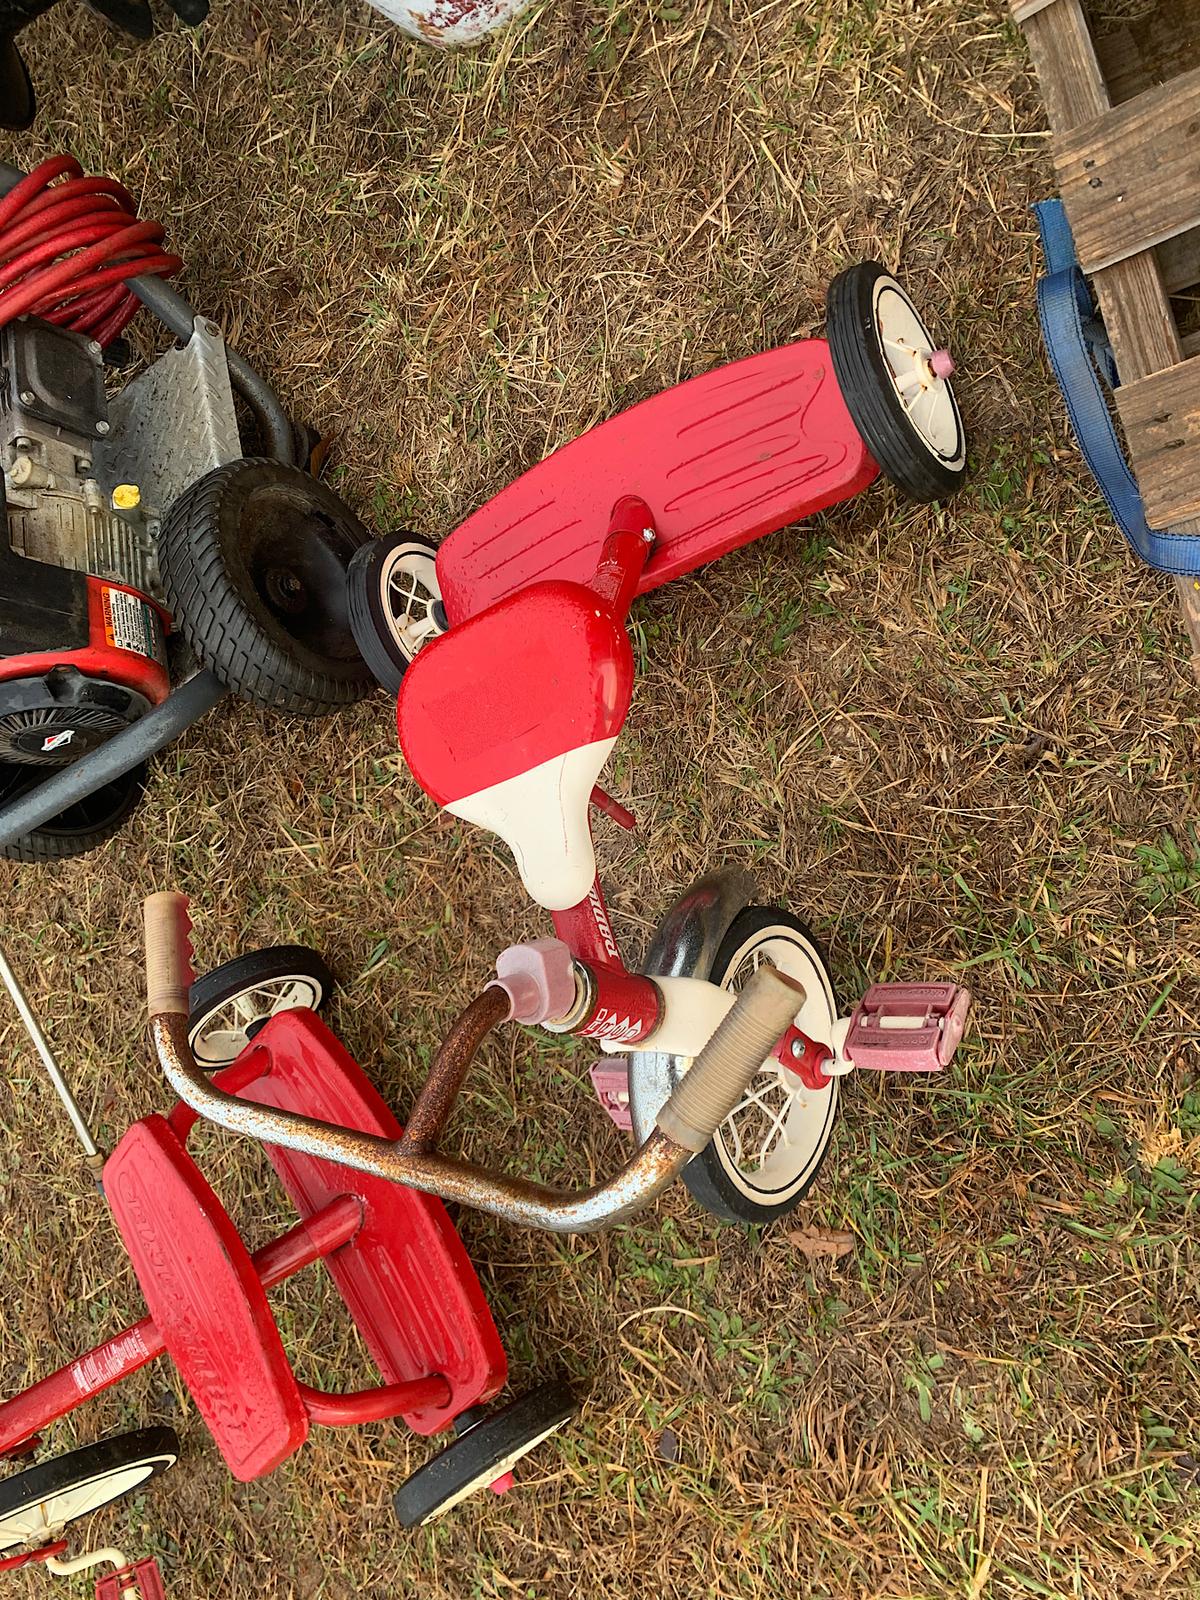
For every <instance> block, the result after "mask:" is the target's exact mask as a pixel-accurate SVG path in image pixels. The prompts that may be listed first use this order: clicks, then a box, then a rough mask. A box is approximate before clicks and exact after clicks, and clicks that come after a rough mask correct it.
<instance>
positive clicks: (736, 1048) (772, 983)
mask: <svg viewBox="0 0 1200 1600" xmlns="http://www.w3.org/2000/svg"><path fill="white" fill-rule="evenodd" d="M803 1003H804V987H803V985H802V984H799V983H797V982H796V980H795V979H794V978H789V977H788V976H787V974H786V973H783V972H779V971H778V970H777V969H776V968H774V967H760V968H759V969H758V971H757V972H756V973H755V974H754V976H753V977H752V978H751V979H750V982H749V983H748V984H747V985H746V987H745V988H744V989H743V990H742V992H741V994H740V995H738V997H737V1000H736V1002H735V1004H734V1006H733V1009H732V1011H730V1012H729V1013H728V1014H727V1016H726V1017H725V1019H724V1021H723V1022H722V1023H721V1024H720V1026H719V1027H718V1028H717V1031H716V1032H715V1033H714V1034H713V1036H712V1038H711V1039H710V1040H709V1041H708V1043H707V1044H706V1045H705V1046H704V1049H703V1050H701V1052H700V1054H699V1055H698V1056H697V1057H696V1060H695V1062H694V1063H693V1064H692V1067H691V1069H690V1070H689V1071H688V1072H687V1073H686V1074H685V1075H684V1077H682V1078H681V1079H680V1081H679V1082H678V1083H677V1084H676V1085H675V1088H674V1090H673V1092H672V1094H671V1098H670V1099H669V1100H668V1101H667V1103H666V1105H665V1106H664V1107H663V1108H662V1110H661V1111H660V1112H659V1113H658V1126H659V1127H660V1128H661V1129H662V1131H663V1133H665V1134H666V1136H667V1138H668V1139H673V1140H674V1141H675V1143H676V1144H680V1145H682V1146H683V1147H684V1149H685V1150H697V1151H699V1150H703V1149H704V1147H705V1145H706V1144H707V1143H708V1142H709V1140H710V1139H711V1138H712V1136H713V1134H714V1133H716V1131H717V1129H718V1128H719V1127H720V1126H721V1124H722V1123H723V1122H724V1121H725V1118H726V1117H727V1116H728V1115H729V1113H730V1112H731V1111H732V1110H733V1108H734V1106H736V1105H737V1103H738V1101H739V1100H740V1099H741V1098H742V1096H743V1095H744V1094H745V1092H746V1087H747V1085H748V1084H749V1082H750V1080H751V1078H753V1077H754V1075H755V1073H756V1072H757V1071H758V1070H759V1068H760V1067H761V1066H762V1064H763V1062H764V1061H765V1060H766V1059H767V1057H768V1056H769V1055H770V1054H771V1051H772V1050H773V1049H774V1048H775V1046H776V1044H777V1043H778V1042H779V1040H780V1039H781V1038H782V1037H783V1035H784V1034H785V1033H786V1032H787V1030H788V1028H789V1027H790V1026H791V1024H792V1019H793V1018H794V1017H795V1015H796V1013H797V1011H799V1009H800V1007H801V1006H802V1005H803Z"/></svg>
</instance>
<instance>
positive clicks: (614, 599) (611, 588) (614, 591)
mask: <svg viewBox="0 0 1200 1600" xmlns="http://www.w3.org/2000/svg"><path fill="white" fill-rule="evenodd" d="M656 538H657V533H656V530H655V526H654V516H653V513H652V512H651V510H650V507H649V506H648V505H647V504H646V502H645V501H644V500H643V499H641V498H640V497H639V496H638V495H635V494H626V495H622V496H621V498H620V499H619V500H618V501H617V503H616V505H615V506H613V508H612V511H611V512H610V513H609V518H608V533H607V534H606V535H605V539H604V544H603V545H602V547H601V550H600V559H599V560H598V561H597V562H596V570H595V572H594V573H593V574H592V576H591V577H590V578H589V579H588V588H589V589H590V590H591V591H592V593H593V594H594V595H596V596H597V598H598V599H599V600H600V602H601V604H603V605H605V606H607V607H608V609H609V610H610V611H611V612H612V614H613V616H614V617H616V618H617V620H618V621H619V622H624V620H625V618H626V617H627V616H628V615H629V608H630V606H631V605H632V604H633V601H634V597H635V595H636V594H637V589H638V583H639V581H640V580H641V576H642V572H643V570H644V569H645V566H646V562H647V560H648V559H649V556H650V550H651V547H652V546H653V544H654V541H655V539H656Z"/></svg>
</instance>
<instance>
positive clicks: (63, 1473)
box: [0, 1428, 179, 1558]
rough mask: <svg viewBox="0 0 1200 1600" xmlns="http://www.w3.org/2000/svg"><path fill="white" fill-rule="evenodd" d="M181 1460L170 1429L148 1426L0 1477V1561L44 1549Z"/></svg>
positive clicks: (174, 1437)
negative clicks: (75, 1526) (71, 1527)
mask: <svg viewBox="0 0 1200 1600" xmlns="http://www.w3.org/2000/svg"><path fill="white" fill-rule="evenodd" d="M178 1456H179V1440H178V1439H177V1438H176V1436H175V1435H174V1434H173V1433H172V1432H171V1430H170V1429H169V1428H146V1429H142V1430H140V1431H139V1432H136V1433H131V1434H121V1435H117V1436H116V1437H115V1438H112V1439H106V1440H101V1441H100V1442H99V1443H98V1444H95V1445H86V1446H84V1448H83V1449H81V1450H76V1451H73V1452H71V1453H70V1454H69V1455H65V1456H57V1457H54V1458H52V1459H51V1460H49V1461H46V1462H43V1463H41V1464H39V1465H38V1466H34V1467H30V1468H28V1469H27V1470H26V1471H24V1472H19V1473H17V1474H16V1475H15V1476H14V1477H9V1478H0V1558H4V1557H11V1556H13V1555H14V1554H24V1553H26V1552H30V1551H36V1550H41V1549H44V1548H45V1546H46V1545H48V1544H52V1543H53V1542H54V1541H55V1540H57V1539H58V1538H60V1537H61V1535H62V1533H63V1531H64V1530H65V1529H66V1528H67V1527H68V1526H69V1525H70V1524H71V1523H72V1522H77V1521H78V1520H79V1518H80V1517H86V1516H90V1514H91V1513H92V1512H93V1511H99V1510H100V1508H101V1507H102V1506H107V1505H110V1504H111V1503H112V1502H113V1501H114V1500H120V1499H121V1498H122V1497H123V1496H125V1495H128V1494H132V1493H133V1492H134V1491H135V1490H137V1489H140V1488H141V1487H142V1485H143V1484H145V1483H147V1482H148V1481H149V1480H150V1479H151V1478H153V1477H155V1476H156V1475H157V1474H158V1473H160V1472H162V1471H164V1470H165V1469H166V1468H167V1467H170V1466H172V1465H173V1464H174V1462H175V1461H176V1460H177V1459H178Z"/></svg>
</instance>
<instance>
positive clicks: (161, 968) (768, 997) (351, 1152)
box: [146, 895, 803, 1233]
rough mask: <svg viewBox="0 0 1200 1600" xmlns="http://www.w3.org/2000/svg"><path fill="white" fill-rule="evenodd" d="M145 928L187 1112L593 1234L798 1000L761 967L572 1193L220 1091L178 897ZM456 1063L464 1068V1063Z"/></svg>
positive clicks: (721, 1115) (161, 1034)
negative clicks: (206, 1048)
mask: <svg viewBox="0 0 1200 1600" xmlns="http://www.w3.org/2000/svg"><path fill="white" fill-rule="evenodd" d="M146 929H147V969H148V977H149V978H150V982H151V1017H150V1034H151V1040H152V1043H153V1047H154V1051H155V1054H156V1056H157V1059H158V1063H159V1066H160V1067H161V1069H162V1072H163V1075H164V1076H165V1077H166V1079H167V1081H168V1082H169V1083H170V1085H171V1087H172V1088H173V1089H174V1090H175V1092H176V1093H177V1094H178V1095H179V1097H180V1099H182V1100H183V1101H184V1102H185V1103H186V1104H187V1105H189V1106H191V1107H192V1109H193V1110H194V1111H196V1112H198V1113H199V1114H200V1115H201V1116H203V1117H207V1118H208V1119H209V1120H210V1121H212V1122H216V1123H218V1124H219V1125H220V1126H221V1127H224V1128H228V1129H230V1130H231V1131H232V1132H234V1133H243V1134H248V1135H249V1136H250V1137H251V1138H255V1139H259V1140H261V1141H262V1142H263V1143H264V1144H273V1145H279V1146H282V1147H283V1148H285V1149H291V1150H300V1151H303V1152H305V1153H306V1154H308V1155H313V1156H318V1157H320V1158H322V1159H324V1160H327V1161H336V1162H340V1163H342V1164H343V1165H345V1166H348V1167H352V1168H354V1169H356V1170H357V1171H360V1172H370V1173H374V1174H375V1175H376V1176H378V1177H381V1178H387V1179H389V1180H390V1181H392V1182H394V1183H404V1184H407V1185H408V1186H409V1187H410V1188H414V1189H420V1190H422V1191H423V1192H424V1193H426V1194H433V1195H437V1196H438V1197H439V1198H440V1199H442V1200H453V1201H457V1202H458V1203H460V1204H463V1205H469V1206H473V1207H475V1208H476V1209H477V1210H480V1211H487V1212H490V1213H491V1214H492V1215H493V1216H497V1217H502V1218H504V1219H505V1220H507V1221H509V1222H515V1223H517V1224H519V1225H521V1226H524V1227H531V1228H543V1229H546V1230H547V1231H549V1232H551V1233H590V1232H594V1231H596V1230H597V1229H600V1228H605V1227H610V1226H611V1225H612V1224H613V1223H616V1222H619V1221H621V1220H622V1219H623V1218H625V1217H628V1216H632V1215H633V1214H634V1212H636V1211H640V1210H641V1209H642V1207H643V1206H645V1205H647V1204H648V1203H649V1202H650V1201H651V1200H652V1199H654V1197H655V1196H656V1195H657V1194H659V1193H660V1192H661V1191H662V1190H663V1189H665V1188H666V1186H667V1185H668V1184H669V1183H670V1182H671V1180H672V1179H673V1178H674V1177H675V1176H676V1175H677V1174H678V1173H679V1172H680V1170H681V1169H682V1168H683V1167H684V1166H686V1165H687V1163H688V1162H689V1161H690V1160H691V1159H692V1156H693V1155H694V1154H695V1152H696V1151H698V1150H702V1149H703V1148H704V1146H705V1145H706V1144H707V1143H708V1141H709V1140H710V1139H711V1138H712V1136H713V1134H714V1133H715V1132H716V1130H717V1128H718V1127H720V1125H721V1123H722V1122H723V1121H724V1119H725V1117H727V1116H728V1114H729V1112H730V1111H731V1110H732V1109H733V1107H734V1106H735V1105H736V1104H737V1102H738V1100H739V1099H740V1098H741V1096H742V1095H743V1094H744V1093H745V1090H746V1087H747V1085H748V1084H749V1082H750V1080H751V1079H752V1078H753V1077H754V1075H755V1073H756V1072H757V1071H758V1070H759V1068H760V1067H761V1065H762V1063H763V1061H764V1060H765V1059H766V1057H767V1056H768V1055H769V1053H770V1051H771V1048H772V1047H773V1045H774V1044H775V1042H776V1041H777V1040H778V1039H779V1038H780V1036H781V1035H782V1034H783V1033H784V1032H785V1030H786V1029H787V1027H788V1025H789V1024H790V1022H791V1021H792V1018H793V1017H794V1015H795V1013H796V1011H797V1010H798V1008H799V1005H800V1000H801V999H802V998H803V991H802V990H800V989H799V985H797V984H796V983H795V982H794V980H792V979H790V978H787V977H785V976H784V975H783V974H782V973H780V972H777V971H776V970H775V969H774V968H773V967H762V968H760V969H759V971H758V972H756V973H755V974H754V976H753V978H751V980H750V982H749V983H748V984H747V985H746V987H745V989H743V990H742V992H741V994H740V995H739V996H738V998H737V1000H736V1001H735V1002H734V1005H733V1008H732V1009H731V1010H730V1012H729V1013H728V1015H727V1016H726V1017H725V1019H724V1021H723V1022H722V1023H721V1025H720V1026H719V1027H718V1028H717V1030H716V1032H715V1033H714V1034H713V1036H712V1038H711V1039H709V1041H708V1043H707V1044H706V1045H705V1046H704V1048H703V1050H701V1052H700V1054H699V1055H698V1056H697V1057H696V1060H695V1063H694V1065H693V1066H692V1068H691V1070H690V1071H689V1072H688V1073H686V1074H685V1076H684V1078H683V1079H682V1081H681V1082H680V1083H679V1084H678V1085H677V1086H676V1088H675V1090H674V1092H673V1093H672V1095H671V1097H670V1099H669V1100H668V1101H667V1103H666V1105H665V1106H664V1107H663V1109H662V1111H661V1112H660V1113H659V1118H658V1126H657V1127H656V1128H655V1129H654V1131H653V1132H652V1133H651V1134H650V1136H649V1138H648V1139H647V1140H646V1141H645V1143H644V1144H643V1145H642V1146H641V1147H640V1148H639V1149H638V1150H636V1151H635V1152H634V1154H633V1155H632V1156H631V1157H630V1158H629V1160H628V1161H626V1162H625V1164H624V1165H623V1166H622V1167H621V1168H620V1169H619V1170H618V1171H617V1172H616V1173H614V1175H613V1176H612V1177H611V1178H609V1179H608V1180H607V1181H606V1182H604V1183H600V1184H595V1185H593V1186H592V1187H591V1188H589V1189H584V1190H581V1191H578V1192H574V1193H573V1192H570V1191H566V1190H561V1189H553V1188H550V1187H548V1186H547V1185H545V1184H540V1183H531V1182H530V1181H528V1180H527V1179H524V1178H513V1177H509V1176H507V1175H506V1174H503V1173H497V1172H491V1171H489V1170H488V1169H487V1168H484V1167H479V1166H476V1165H474V1164H473V1163H471V1162H467V1161H459V1160H454V1159H452V1158H448V1157H446V1156H440V1155H436V1154H434V1153H433V1152H432V1151H430V1150H429V1149H428V1148H427V1147H424V1148H422V1147H420V1144H418V1147H417V1148H413V1147H412V1145H411V1143H410V1144H408V1145H406V1143H405V1141H404V1140H403V1139H400V1140H398V1141H393V1140H390V1139H384V1138H380V1137H379V1136H378V1135H376V1134H368V1133H360V1132H357V1131H356V1130H354V1129H352V1128H341V1127H337V1126H335V1125H334V1124H332V1123H328V1122H321V1121H318V1120H317V1119H316V1118H314V1117H305V1116H301V1115H300V1114H299V1113H297V1112H292V1111H281V1110H276V1109H273V1108H270V1107H267V1106H263V1105H259V1104H257V1103H256V1102H253V1101H249V1100H242V1099H239V1098H238V1096H236V1095H232V1094H227V1093H225V1091H224V1090H222V1089H218V1088H217V1087H216V1085H215V1084H213V1083H212V1082H211V1081H210V1079H209V1078H208V1077H207V1075H206V1074H205V1073H204V1072H202V1071H201V1070H200V1068H199V1067H198V1066H197V1065H196V1062H195V1059H194V1057H193V1055H192V1051H191V1046H190V1044H189V1042H188V1029H187V982H188V980H189V979H190V972H189V970H188V944H187V930H188V921H187V902H186V900H185V899H184V898H183V896H182V895H174V896H172V895H155V896H153V897H152V899H151V900H150V901H148V902H147V906H146ZM181 996H182V1000H181ZM481 1020H484V1019H481ZM483 1031H486V1030H483ZM483 1031H479V1033H478V1037H479V1038H482V1036H483ZM451 1037H454V1030H452V1034H451ZM476 1042H478V1041H476ZM468 1059H469V1058H468ZM462 1065H463V1068H464V1070H465V1062H464V1063H463V1064H462Z"/></svg>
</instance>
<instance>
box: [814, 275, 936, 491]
mask: <svg viewBox="0 0 1200 1600" xmlns="http://www.w3.org/2000/svg"><path fill="white" fill-rule="evenodd" d="M892 277H893V275H892V273H890V272H889V271H888V270H887V268H886V267H885V266H883V265H882V264H881V263H880V262H878V261H860V262H858V263H857V264H856V265H855V266H852V267H847V268H846V270H845V271H844V272H840V273H839V274H838V275H837V277H836V278H835V279H834V280H833V282H832V283H831V284H830V285H829V293H828V295H827V297H826V313H827V318H828V326H827V329H826V337H827V339H828V341H829V353H830V356H831V357H832V360H833V370H834V374H835V376H836V377H837V381H838V388H839V389H840V390H841V392H842V399H843V400H845V402H846V409H847V410H848V411H849V413H850V416H851V418H852V420H853V422H854V426H855V427H856V428H857V429H858V431H859V433H860V434H861V435H862V439H863V443H864V444H865V445H866V447H867V449H868V450H869V451H870V452H871V454H872V455H873V456H874V457H875V460H876V461H877V462H878V463H879V465H880V466H881V467H882V468H883V471H884V472H885V473H886V474H887V476H888V477H889V478H890V479H891V481H892V482H893V483H894V484H895V485H896V487H897V488H899V489H902V490H903V491H904V493H905V494H906V495H908V497H909V498H910V499H911V500H918V501H930V500H944V499H945V498H946V496H947V495H951V494H953V493H954V492H955V490H956V489H958V488H960V487H961V486H962V482H963V479H964V478H965V476H966V434H965V431H964V429H963V421H962V413H961V412H960V411H959V409H958V401H957V400H955V399H954V394H953V390H951V400H952V401H953V404H954V413H955V416H956V418H957V420H958V429H959V436H960V439H961V441H962V445H963V449H962V460H961V462H959V463H956V464H951V463H950V462H948V461H945V460H940V459H939V458H938V457H937V456H936V455H935V454H934V453H933V452H932V451H931V450H930V449H929V447H928V446H927V445H925V444H923V443H922V442H921V440H920V439H919V437H918V436H917V434H916V430H915V429H914V427H913V425H912V423H911V422H910V421H909V419H908V415H907V413H906V412H905V410H904V406H903V404H902V402H901V400H900V396H899V395H898V394H897V392H896V385H895V382H894V380H893V378H892V374H891V369H890V368H889V367H888V364H887V362H886V360H885V359H884V354H883V347H882V345H881V343H880V335H879V329H878V327H877V325H876V321H875V286H876V284H877V283H878V282H879V280H880V278H889V279H890V278H892Z"/></svg>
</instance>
